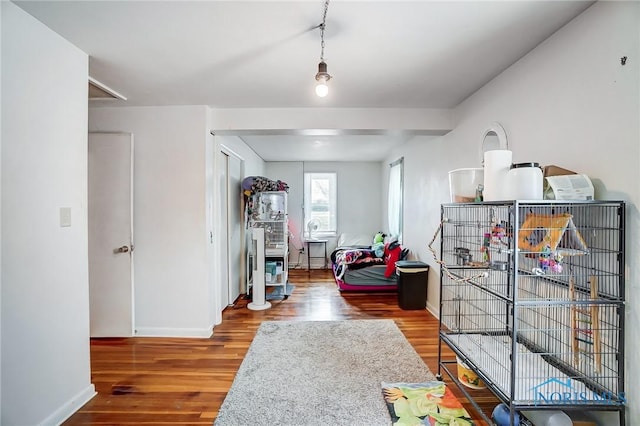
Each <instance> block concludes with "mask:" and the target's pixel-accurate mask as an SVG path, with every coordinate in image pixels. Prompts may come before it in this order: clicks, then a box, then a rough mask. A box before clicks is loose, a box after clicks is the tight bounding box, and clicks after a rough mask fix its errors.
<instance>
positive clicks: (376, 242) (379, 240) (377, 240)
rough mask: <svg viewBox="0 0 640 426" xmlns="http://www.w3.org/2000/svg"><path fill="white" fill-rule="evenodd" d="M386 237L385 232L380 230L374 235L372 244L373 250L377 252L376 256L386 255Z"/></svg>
mask: <svg viewBox="0 0 640 426" xmlns="http://www.w3.org/2000/svg"><path fill="white" fill-rule="evenodd" d="M384 237H386V235H385V234H383V233H382V232H378V233H377V234H376V235H375V237H373V244H372V245H371V250H373V252H374V253H375V255H376V257H382V256H384Z"/></svg>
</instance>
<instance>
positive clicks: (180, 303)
mask: <svg viewBox="0 0 640 426" xmlns="http://www.w3.org/2000/svg"><path fill="white" fill-rule="evenodd" d="M208 114H209V112H208V108H207V107H205V106H177V107H137V108H132V107H124V108H123V107H117V108H91V109H90V111H89V129H90V130H91V131H124V132H131V133H133V135H134V141H135V142H134V143H135V149H134V156H135V159H134V178H133V179H134V242H135V257H134V259H135V261H134V262H135V263H134V269H135V272H134V289H135V292H134V298H135V313H136V315H135V329H136V333H137V335H164V336H185V337H190V336H195V337H197V336H209V335H210V334H211V327H212V325H213V324H212V322H211V321H212V317H211V312H212V311H213V307H214V297H215V295H214V294H213V293H212V292H213V289H212V282H211V281H210V280H209V260H210V258H209V257H208V253H209V250H210V249H209V247H208V244H209V243H208V241H209V238H208V237H209V229H208V227H207V204H206V193H207V186H206V166H207V160H206V155H205V154H206V142H207V139H208V138H210V137H211V136H210V135H209V128H208Z"/></svg>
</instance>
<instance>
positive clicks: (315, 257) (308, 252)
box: [306, 240, 328, 271]
mask: <svg viewBox="0 0 640 426" xmlns="http://www.w3.org/2000/svg"><path fill="white" fill-rule="evenodd" d="M327 241H328V240H306V243H307V271H311V259H323V267H324V269H327ZM313 244H321V245H322V248H323V249H324V256H311V245H313Z"/></svg>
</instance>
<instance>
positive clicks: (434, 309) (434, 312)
mask: <svg viewBox="0 0 640 426" xmlns="http://www.w3.org/2000/svg"><path fill="white" fill-rule="evenodd" d="M427 311H429V312H431V314H432V315H433V316H434V317H436V318H438V319H440V310H439V309H438V306H436V305H433V304H431V303H429V302H427Z"/></svg>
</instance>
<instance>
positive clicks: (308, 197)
mask: <svg viewBox="0 0 640 426" xmlns="http://www.w3.org/2000/svg"><path fill="white" fill-rule="evenodd" d="M336 194H337V190H336V174H335V173H305V174H304V219H305V220H304V236H305V238H315V237H327V236H335V235H336V231H337V229H338V226H337V223H336V210H337V195H336ZM310 222H311V223H312V224H314V225H316V226H312V227H313V228H315V230H313V232H312V233H311V235H309V223H310Z"/></svg>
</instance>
